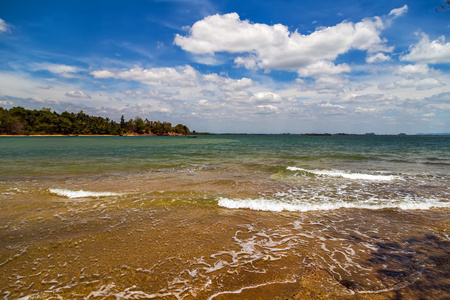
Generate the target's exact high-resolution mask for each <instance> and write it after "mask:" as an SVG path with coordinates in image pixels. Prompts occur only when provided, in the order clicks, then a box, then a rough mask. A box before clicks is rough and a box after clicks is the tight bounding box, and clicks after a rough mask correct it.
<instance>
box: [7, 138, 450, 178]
mask: <svg viewBox="0 0 450 300" xmlns="http://www.w3.org/2000/svg"><path fill="white" fill-rule="evenodd" d="M449 146H450V138H448V137H417V136H411V137H409V136H408V137H403V136H402V137H396V136H379V137H378V136H375V137H372V136H332V137H328V136H325V137H323V136H276V135H275V136H270V135H269V136H265V135H257V136H252V135H248V136H247V135H245V136H199V137H198V138H196V139H186V138H185V137H17V138H16V137H8V138H2V139H1V140H0V163H1V164H2V166H3V167H2V168H1V173H0V176H5V175H4V174H5V172H6V173H7V174H10V175H11V176H15V175H17V174H18V175H22V176H26V174H27V173H28V171H31V170H32V171H35V172H37V174H36V175H37V176H39V175H51V174H55V172H56V174H64V173H65V172H69V173H70V168H73V169H74V170H73V171H74V172H75V170H78V171H79V172H80V174H82V172H83V170H85V171H86V172H87V173H88V172H92V171H93V172H103V171H111V172H122V171H131V172H132V171H133V170H138V171H143V170H144V171H145V169H146V168H164V167H168V166H171V165H174V166H177V165H179V166H186V165H189V164H198V163H205V164H208V163H209V164H214V163H216V162H236V161H243V162H244V163H245V162H254V163H267V165H277V164H281V165H283V164H284V165H286V164H289V163H292V164H296V163H302V162H311V164H312V165H313V164H314V163H318V164H321V162H324V167H333V166H334V165H337V164H344V163H347V164H346V165H345V167H350V168H354V169H355V170H358V169H360V171H364V169H363V167H365V166H370V164H373V167H375V166H378V168H379V169H381V170H388V171H395V170H396V169H398V170H399V171H400V172H401V171H404V170H410V171H412V172H414V171H418V172H422V171H424V170H429V171H431V172H442V173H445V172H446V170H448V166H449V165H450V147H449ZM352 163H353V164H352ZM361 163H362V164H361ZM406 165H409V166H406ZM66 168H68V169H69V170H67V169H66ZM447 175H448V174H447Z"/></svg>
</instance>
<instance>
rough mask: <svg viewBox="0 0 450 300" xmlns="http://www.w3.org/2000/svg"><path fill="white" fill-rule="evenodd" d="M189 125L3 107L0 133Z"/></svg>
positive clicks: (168, 130) (160, 131) (166, 130)
mask: <svg viewBox="0 0 450 300" xmlns="http://www.w3.org/2000/svg"><path fill="white" fill-rule="evenodd" d="M189 133H190V131H189V128H188V127H186V126H185V125H182V124H178V125H176V126H175V127H173V126H172V124H171V123H169V122H160V121H156V122H155V121H149V120H147V119H145V120H143V119H142V118H140V117H136V118H135V119H134V120H133V119H130V120H128V121H125V119H124V116H122V118H121V120H120V123H118V122H115V121H114V120H110V119H109V118H102V117H96V116H89V115H87V114H85V113H84V112H83V111H80V112H78V113H73V112H72V113H69V112H66V111H65V112H63V113H61V114H58V113H57V112H55V111H53V112H52V111H51V109H50V108H42V109H41V110H28V109H25V108H23V107H13V108H11V109H9V110H8V109H4V108H2V107H0V135H188V134H189Z"/></svg>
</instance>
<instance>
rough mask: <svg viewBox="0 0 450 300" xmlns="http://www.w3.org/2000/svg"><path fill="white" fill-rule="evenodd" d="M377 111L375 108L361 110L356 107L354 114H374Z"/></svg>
mask: <svg viewBox="0 0 450 300" xmlns="http://www.w3.org/2000/svg"><path fill="white" fill-rule="evenodd" d="M375 111H377V110H376V109H375V108H362V107H357V108H356V109H355V112H356V113H370V112H375Z"/></svg>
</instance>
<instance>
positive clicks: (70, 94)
mask: <svg viewBox="0 0 450 300" xmlns="http://www.w3.org/2000/svg"><path fill="white" fill-rule="evenodd" d="M66 96H68V97H74V98H89V99H90V98H91V96H89V95H87V94H85V93H84V92H83V91H69V92H67V93H66Z"/></svg>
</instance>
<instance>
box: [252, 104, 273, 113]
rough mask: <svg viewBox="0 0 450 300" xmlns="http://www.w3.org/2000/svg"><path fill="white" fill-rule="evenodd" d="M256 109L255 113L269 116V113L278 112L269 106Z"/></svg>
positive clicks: (259, 106)
mask: <svg viewBox="0 0 450 300" xmlns="http://www.w3.org/2000/svg"><path fill="white" fill-rule="evenodd" d="M256 109H257V111H256V112H257V113H258V114H271V113H277V112H278V107H276V106H274V105H271V104H266V105H258V106H256Z"/></svg>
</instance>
